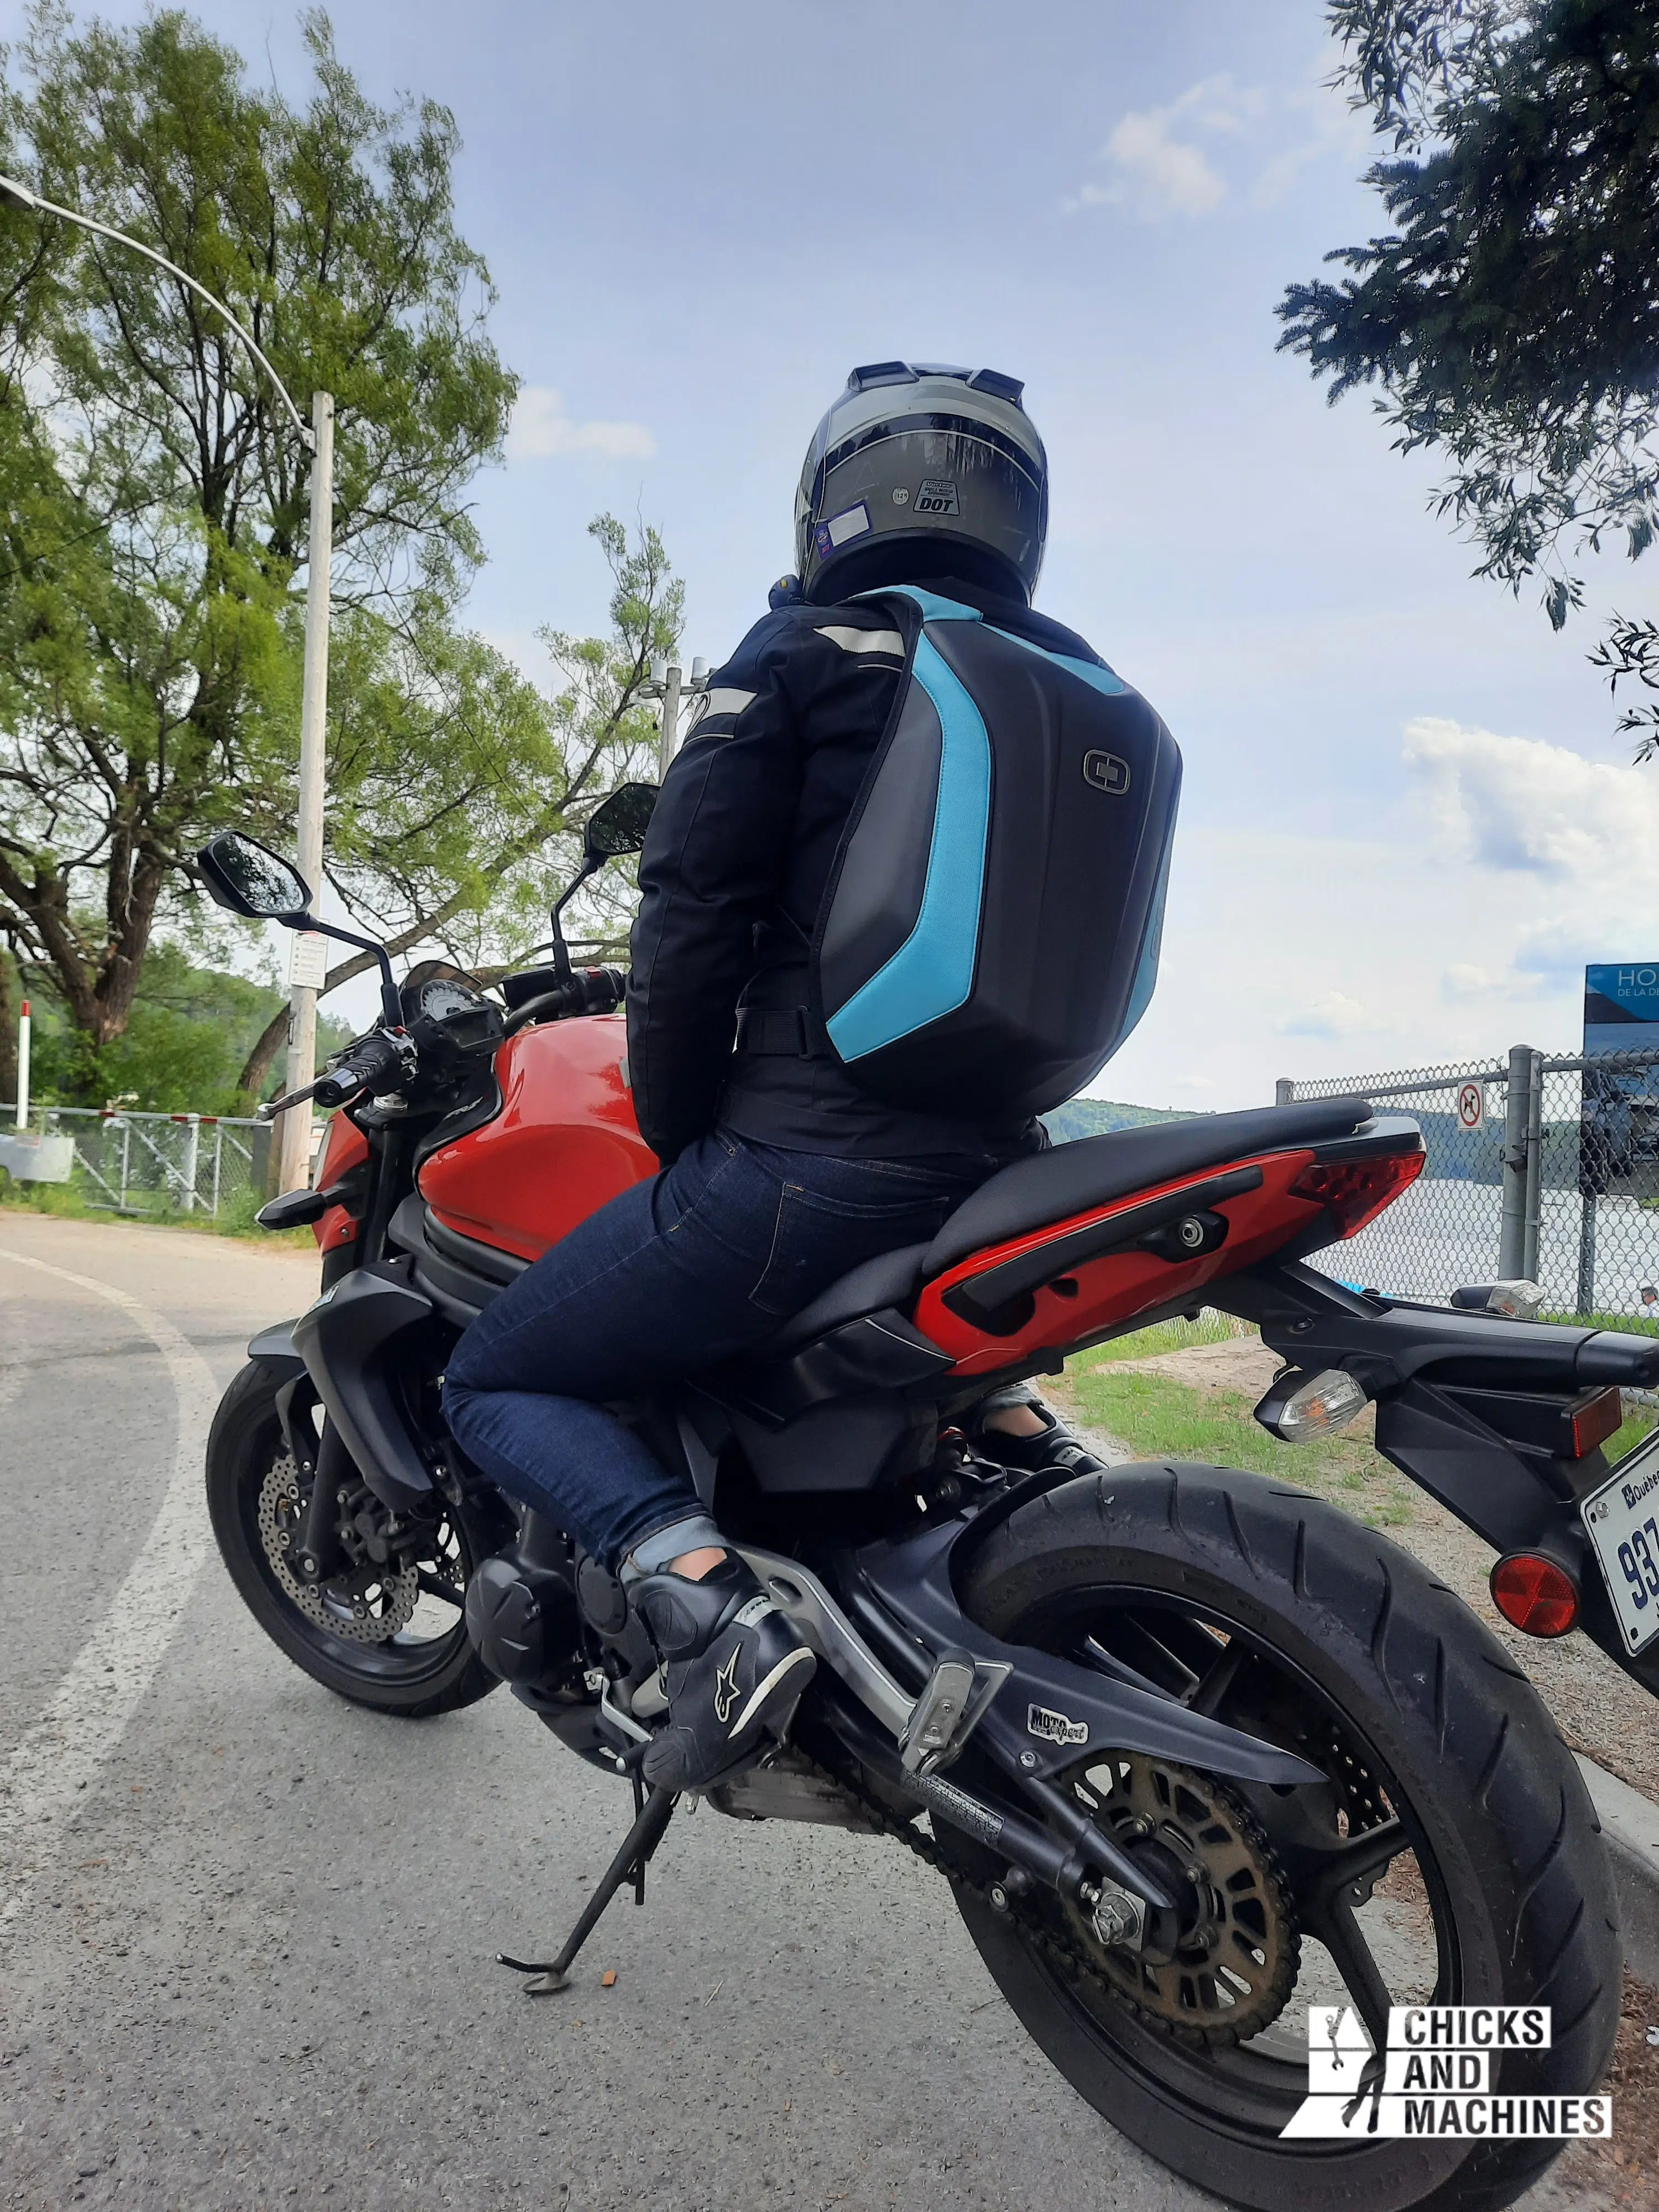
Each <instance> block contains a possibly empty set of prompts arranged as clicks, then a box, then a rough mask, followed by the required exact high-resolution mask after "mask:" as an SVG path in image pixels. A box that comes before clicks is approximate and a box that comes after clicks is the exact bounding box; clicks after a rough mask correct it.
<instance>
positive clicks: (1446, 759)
mask: <svg viewBox="0 0 1659 2212" xmlns="http://www.w3.org/2000/svg"><path fill="white" fill-rule="evenodd" d="M1405 757H1406V763H1407V767H1408V768H1409V769H1412V770H1413V773H1414V774H1415V775H1416V776H1417V777H1418V779H1419V789H1420V792H1421V794H1422V798H1423V800H1424V802H1425V807H1426V811H1427V812H1428V815H1429V818H1430V820H1431V823H1432V825H1433V828H1434V830H1435V833H1436V836H1437V842H1438V843H1439V846H1440V848H1441V849H1442V851H1443V853H1444V854H1446V855H1447V856H1448V857H1449V858H1450V859H1453V860H1462V861H1464V862H1466V863H1467V862H1473V863H1474V866H1476V867H1478V868H1482V869H1488V870H1491V871H1492V878H1493V879H1489V880H1488V882H1487V884H1486V885H1484V886H1481V887H1480V889H1479V890H1475V887H1474V885H1472V886H1471V889H1472V891H1474V895H1475V896H1480V897H1481V898H1482V899H1483V900H1484V901H1485V902H1486V903H1487V904H1488V905H1489V906H1490V907H1491V908H1492V909H1493V913H1494V917H1495V918H1498V919H1501V920H1502V921H1505V922H1506V923H1507V925H1508V934H1509V936H1510V945H1511V946H1512V948H1513V950H1512V955H1511V972H1512V975H1513V976H1514V977H1517V978H1518V977H1527V978H1530V979H1534V980H1533V982H1532V986H1531V987H1533V988H1536V987H1538V985H1539V984H1540V983H1553V984H1555V985H1557V986H1559V987H1565V986H1567V985H1569V984H1571V982H1573V981H1575V980H1576V979H1577V975H1579V973H1580V971H1582V969H1583V967H1584V965H1585V963H1586V962H1588V961H1592V960H1620V959H1626V958H1634V957H1643V958H1646V957H1650V956H1651V954H1652V952H1653V950H1654V948H1655V946H1656V945H1659V874H1656V871H1655V869H1654V866H1653V859H1652V856H1653V854H1654V852H1655V850H1656V848H1659V775H1655V774H1654V772H1653V770H1652V769H1640V768H1630V767H1624V766H1621V765H1620V764H1618V763H1614V762H1611V761H1591V760H1586V759H1585V758H1584V757H1583V754H1582V753H1576V752H1573V751H1571V750H1570V749H1569V748H1568V747H1567V746H1565V745H1552V744H1545V743H1544V742H1543V741H1542V740H1541V739H1540V738H1506V737H1501V736H1499V735H1498V733H1497V732H1495V731H1492V730H1476V729H1468V728H1466V727H1465V726H1463V725H1462V724H1461V723H1458V722H1449V721H1442V720H1433V719H1431V718H1429V717H1426V716H1425V717H1424V718H1422V719H1420V720H1417V721H1414V722H1411V723H1409V724H1408V725H1407V729H1406V743H1405ZM1494 879H1495V880H1494Z"/></svg>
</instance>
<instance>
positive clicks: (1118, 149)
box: [1062, 75, 1366, 221]
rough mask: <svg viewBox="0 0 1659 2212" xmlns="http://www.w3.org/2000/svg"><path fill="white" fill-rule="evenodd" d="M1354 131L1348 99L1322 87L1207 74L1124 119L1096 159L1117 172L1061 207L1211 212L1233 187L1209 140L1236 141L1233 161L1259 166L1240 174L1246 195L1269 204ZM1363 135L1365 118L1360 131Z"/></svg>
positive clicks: (1155, 214) (1145, 213)
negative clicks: (1274, 86)
mask: <svg viewBox="0 0 1659 2212" xmlns="http://www.w3.org/2000/svg"><path fill="white" fill-rule="evenodd" d="M1354 135H1355V134H1354V122H1353V118H1352V117H1351V116H1350V115H1349V113H1348V110H1347V107H1346V103H1344V102H1342V101H1340V100H1338V99H1337V98H1336V97H1335V95H1334V94H1332V93H1331V92H1329V91H1328V89H1326V88H1322V87H1316V86H1315V87H1309V86H1303V87H1297V88H1291V89H1289V90H1284V91H1274V92H1270V91H1267V90H1264V89H1263V88H1261V87H1259V86H1254V85H1237V84H1235V83H1234V82H1233V81H1232V79H1231V76H1225V75H1223V76H1207V77H1205V78H1203V79H1201V80H1200V82H1198V83H1197V84H1194V85H1189V86H1188V88H1187V89H1186V91H1185V92H1183V93H1181V94H1178V95H1177V96H1176V98H1175V99H1174V100H1170V101H1169V102H1168V103H1167V104H1166V105H1165V106H1162V107H1146V108H1135V109H1132V110H1131V111H1130V112H1129V113H1128V114H1127V115H1124V116H1121V117H1120V118H1119V119H1118V121H1117V122H1116V123H1115V124H1114V125H1113V126H1112V130H1111V132H1110V134H1109V137H1108V138H1107V140H1106V143H1105V144H1104V145H1103V147H1102V148H1101V149H1100V151H1099V152H1098V154H1097V155H1096V156H1095V159H1096V161H1097V162H1101V163H1103V164H1104V166H1105V167H1106V168H1107V169H1108V170H1109V172H1110V174H1109V178H1108V180H1107V181H1106V182H1105V183H1104V184H1101V183H1097V182H1092V181H1091V182H1090V183H1087V184H1085V185H1081V186H1080V187H1079V191H1077V193H1076V195H1075V196H1074V197H1072V198H1070V199H1068V200H1066V201H1064V202H1063V203H1062V205H1063V207H1064V209H1065V210H1066V213H1067V214H1075V213H1076V212H1077V210H1079V209H1080V208H1088V207H1127V208H1129V209H1131V210H1133V212H1134V213H1136V214H1137V215H1139V216H1142V217H1144V218H1146V219H1148V220H1152V221H1157V220H1159V219H1161V218H1163V217H1164V216H1172V215H1174V216H1189V217H1195V216H1206V215H1213V214H1214V212H1215V210H1217V209H1218V207H1219V206H1220V205H1221V204H1222V202H1223V201H1224V200H1225V199H1226V198H1228V197H1229V196H1230V194H1231V191H1232V190H1233V186H1232V185H1231V184H1230V182H1229V180H1228V179H1227V178H1226V177H1225V176H1224V175H1223V173H1222V172H1221V171H1220V170H1219V169H1218V167H1216V165H1215V163H1214V162H1213V161H1212V160H1211V158H1210V155H1208V154H1207V153H1206V151H1205V149H1204V148H1203V147H1202V146H1201V145H1200V144H1198V143H1196V141H1197V140H1198V139H1200V138H1202V137H1210V138H1212V139H1217V138H1219V139H1224V140H1231V141H1232V142H1234V144H1235V146H1236V148H1237V154H1238V156H1239V157H1240V158H1239V159H1238V160H1237V161H1235V163H1234V164H1233V166H1235V167H1242V168H1245V169H1247V170H1248V168H1249V165H1250V164H1252V163H1254V164H1255V169H1254V173H1253V174H1247V175H1246V176H1244V177H1243V178H1242V179H1240V182H1241V184H1242V185H1243V191H1244V197H1246V198H1247V200H1248V202H1249V205H1250V206H1251V207H1253V208H1262V207H1268V206H1271V205H1273V204H1274V203H1275V202H1276V201H1278V200H1280V199H1282V198H1283V197H1285V194H1286V192H1288V191H1289V190H1290V189H1291V185H1292V184H1293V183H1294V182H1295V179H1296V178H1297V174H1298V173H1299V172H1300V171H1301V170H1302V169H1303V168H1304V167H1305V166H1306V164H1307V163H1308V162H1310V161H1315V160H1316V159H1318V158H1319V156H1321V155H1323V154H1326V153H1328V152H1329V151H1331V150H1332V149H1334V148H1336V147H1339V146H1342V145H1344V144H1346V143H1349V142H1351V141H1352V140H1353V139H1354ZM1365 135H1366V134H1365V133H1364V127H1363V125H1362V126H1361V127H1360V132H1359V136H1360V138H1361V139H1362V140H1363V139H1364V136H1365ZM1264 155H1265V157H1266V158H1265V159H1263V158H1262V157H1263V156H1264Z"/></svg>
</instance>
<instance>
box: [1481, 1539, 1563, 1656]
mask: <svg viewBox="0 0 1659 2212" xmlns="http://www.w3.org/2000/svg"><path fill="white" fill-rule="evenodd" d="M1492 1603H1493V1604H1494V1605H1495V1606H1496V1607H1498V1611H1499V1613H1502V1614H1503V1616H1504V1620H1507V1621H1508V1622H1509V1624H1510V1627H1511V1628H1518V1629H1519V1630H1520V1631H1521V1632H1522V1635H1523V1636H1565V1634H1566V1633H1567V1632H1568V1630H1569V1629H1571V1628H1576V1627H1577V1625H1578V1585H1577V1583H1576V1582H1574V1580H1573V1578H1572V1577H1571V1575H1570V1574H1569V1573H1568V1572H1567V1571H1566V1569H1565V1567H1559V1566H1557V1565H1556V1563H1555V1561H1554V1560H1553V1559H1544V1558H1542V1557H1541V1555H1540V1554H1539V1553H1536V1552H1511V1553H1510V1555H1509V1557H1508V1558H1507V1559H1500V1560H1499V1561H1498V1565H1496V1566H1495V1567H1494V1568H1493V1569H1492Z"/></svg>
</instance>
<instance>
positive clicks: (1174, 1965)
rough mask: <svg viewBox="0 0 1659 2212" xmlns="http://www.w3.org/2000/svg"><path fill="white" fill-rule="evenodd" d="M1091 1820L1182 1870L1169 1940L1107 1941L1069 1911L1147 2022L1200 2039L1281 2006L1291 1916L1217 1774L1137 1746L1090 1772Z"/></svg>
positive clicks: (1216, 2039)
mask: <svg viewBox="0 0 1659 2212" xmlns="http://www.w3.org/2000/svg"><path fill="white" fill-rule="evenodd" d="M1086 1775H1087V1783H1086V1786H1087V1789H1088V1791H1089V1795H1090V1796H1091V1797H1092V1798H1095V1799H1097V1809H1096V1810H1095V1813H1094V1817H1095V1819H1096V1820H1098V1821H1099V1823H1100V1825H1101V1826H1103V1827H1104V1828H1108V1829H1109V1830H1110V1831H1111V1832H1112V1834H1113V1835H1114V1837H1115V1839H1116V1840H1117V1841H1118V1842H1119V1843H1121V1844H1123V1845H1125V1846H1126V1848H1127V1850H1129V1851H1130V1853H1131V1855H1132V1856H1133V1855H1134V1854H1135V1853H1136V1852H1137V1851H1139V1850H1144V1851H1146V1854H1147V1857H1148V1859H1149V1863H1150V1864H1152V1865H1155V1866H1157V1867H1158V1869H1159V1870H1160V1871H1162V1872H1164V1873H1165V1874H1169V1873H1172V1872H1175V1871H1176V1869H1178V1870H1179V1876H1180V1881H1179V1883H1178V1885H1177V1886H1178V1887H1181V1888H1182V1890H1183V1891H1184V1893H1185V1894H1184V1898H1183V1905H1184V1908H1185V1909H1184V1910H1183V1911H1182V1915H1181V1932H1180V1934H1179V1936H1178V1937H1177V1938H1176V1941H1175V1942H1174V1943H1173V1945H1172V1946H1170V1947H1167V1948H1163V1949H1158V1948H1150V1947H1149V1948H1147V1949H1145V1950H1141V1951H1133V1950H1130V1949H1128V1948H1126V1947H1124V1946H1122V1945H1114V1946H1112V1947H1110V1948H1108V1947H1107V1946H1105V1945H1103V1943H1102V1942H1100V1939H1099V1936H1098V1933H1097V1929H1096V1927H1095V1924H1094V1922H1093V1920H1092V1918H1091V1917H1089V1916H1086V1915H1085V1913H1084V1912H1082V1911H1080V1910H1078V1909H1075V1908H1068V1914H1067V1917H1068V1918H1069V1919H1070V1920H1071V1922H1072V1924H1073V1933H1074V1934H1075V1935H1078V1936H1081V1938H1082V1940H1083V1942H1084V1945H1085V1948H1086V1949H1087V1950H1088V1952H1089V1954H1090V1955H1091V1961H1092V1963H1093V1964H1094V1965H1095V1966H1096V1967H1097V1971H1098V1972H1100V1973H1101V1974H1102V1975H1103V1978H1105V1979H1106V1980H1107V1981H1109V1983H1110V1984H1111V1985H1112V1986H1113V1988H1114V1989H1115V1990H1117V1992H1118V1993H1119V1994H1120V1995H1121V1996H1125V1997H1127V1998H1128V1999H1129V2001H1130V2002H1132V2003H1133V2005H1134V2006H1135V2007H1136V2008H1137V2009H1138V2010H1139V2011H1140V2012H1141V2013H1143V2014H1145V2015H1146V2016H1147V2017H1148V2018H1149V2019H1152V2020H1155V2021H1161V2022H1162V2023H1163V2024H1164V2026H1165V2027H1169V2028H1170V2029H1171V2030H1173V2031H1174V2032H1175V2033H1176V2034H1178V2035H1180V2036H1182V2037H1183V2038H1185V2039H1188V2040H1191V2041H1194V2042H1198V2043H1205V2044H1218V2043H1244V2042H1248V2040H1249V2038H1250V2037H1251V2036H1253V2035H1259V2034H1260V2033H1261V2030H1262V2029H1263V2028H1264V2027H1267V2026H1268V2025H1269V2024H1270V2023H1271V2022H1272V2021H1274V2020H1276V2019H1277V2018H1278V2017H1279V2014H1280V2013H1281V2012H1282V2011H1283V2010H1284V2008H1285V2002H1286V2001H1287V2000H1288V1998H1289V1996H1290V1994H1291V1990H1292V1988H1293V1987H1294V1986H1295V1983H1296V1978H1297V1972H1298V1969H1299V1966H1300V1963H1301V1940H1300V1936H1299V1934H1298V1931H1297V1924H1296V1916H1295V1912H1294V1910H1293V1908H1292V1906H1291V1899H1290V1896H1289V1894H1288V1893H1287V1891H1286V1889H1285V1883H1284V1881H1283V1878H1282V1877H1281V1875H1279V1870H1278V1869H1277V1867H1276V1866H1275V1864H1274V1862H1273V1853H1272V1850H1270V1848H1269V1847H1268V1844H1267V1838H1265V1837H1264V1836H1263V1835H1262V1833H1261V1830H1260V1829H1259V1828H1258V1827H1257V1826H1256V1825H1255V1821H1254V1820H1251V1818H1250V1817H1249V1814H1247V1813H1246V1812H1245V1811H1244V1810H1243V1808H1242V1807H1241V1806H1239V1805H1237V1804H1235V1803H1234V1802H1233V1800H1232V1799H1231V1797H1230V1796H1228V1795H1227V1793H1226V1791H1225V1790H1223V1789H1222V1787H1221V1786H1220V1784H1218V1783H1217V1782H1216V1781H1215V1780H1214V1779H1213V1778H1212V1777H1210V1776H1209V1775H1206V1774H1196V1773H1194V1771H1192V1769H1191V1768H1190V1767H1186V1766H1177V1765H1175V1764H1174V1763H1173V1762H1172V1761H1170V1760H1168V1759H1153V1758H1151V1757H1149V1756H1147V1755H1146V1753H1139V1752H1118V1753H1114V1754H1113V1755H1112V1758H1111V1761H1110V1763H1109V1765H1096V1766H1092V1767H1090V1768H1089V1769H1087V1770H1086Z"/></svg>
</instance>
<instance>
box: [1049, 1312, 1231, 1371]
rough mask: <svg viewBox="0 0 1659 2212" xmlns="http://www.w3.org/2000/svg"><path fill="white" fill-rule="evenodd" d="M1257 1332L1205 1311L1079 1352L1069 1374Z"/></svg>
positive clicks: (1228, 1317)
mask: <svg viewBox="0 0 1659 2212" xmlns="http://www.w3.org/2000/svg"><path fill="white" fill-rule="evenodd" d="M1255 1333H1256V1332H1255V1329H1253V1328H1246V1327H1245V1325H1244V1323H1243V1322H1237V1321H1234V1320H1233V1319H1232V1318H1231V1316H1230V1315H1227V1314H1219V1313H1209V1312H1205V1313H1201V1314H1200V1316H1199V1317H1198V1319H1197V1320H1196V1321H1161V1322H1158V1323H1157V1324H1156V1326H1155V1327H1153V1328H1138V1329H1136V1330H1135V1332H1134V1334H1133V1335H1132V1336H1115V1337H1113V1338H1112V1339H1111V1340H1110V1342H1109V1343H1107V1344H1097V1345H1092V1346H1091V1347H1090V1349H1089V1350H1088V1351H1087V1352H1079V1353H1078V1354H1077V1355H1076V1357H1075V1358H1073V1361H1072V1362H1071V1364H1070V1367H1069V1369H1068V1370H1067V1371H1068V1372H1070V1373H1073V1374H1075V1373H1076V1372H1078V1370H1079V1369H1082V1368H1087V1367H1098V1366H1099V1365H1100V1364H1102V1363H1103V1361H1109V1360H1115V1359H1156V1358H1158V1357H1159V1355H1160V1354H1161V1353H1163V1352H1186V1351H1188V1350H1190V1349H1191V1347H1192V1346H1194V1345H1199V1344H1225V1343H1226V1342H1227V1341H1228V1340H1229V1339H1230V1338H1231V1337H1235V1336H1254V1335H1255Z"/></svg>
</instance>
